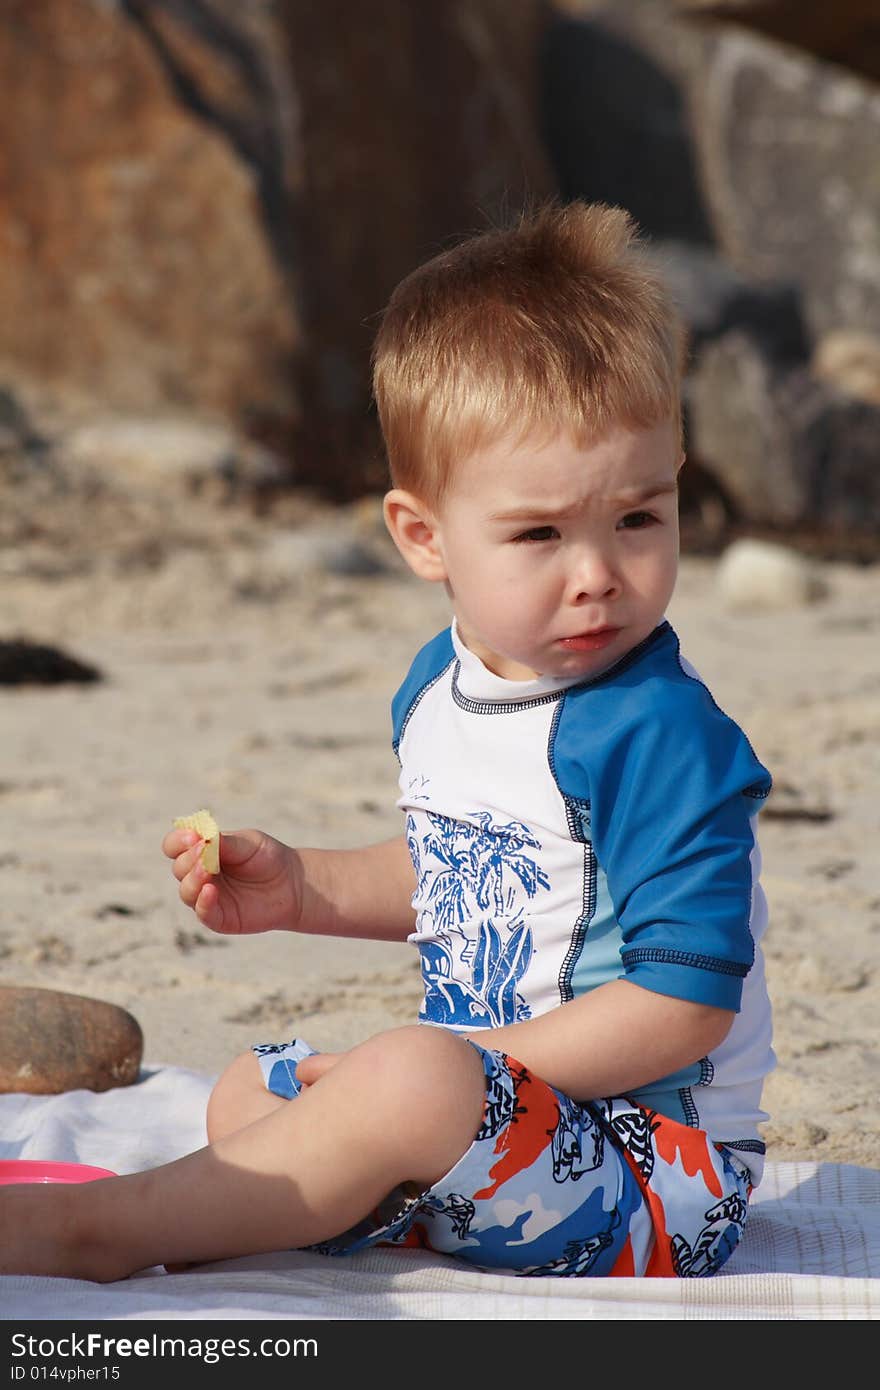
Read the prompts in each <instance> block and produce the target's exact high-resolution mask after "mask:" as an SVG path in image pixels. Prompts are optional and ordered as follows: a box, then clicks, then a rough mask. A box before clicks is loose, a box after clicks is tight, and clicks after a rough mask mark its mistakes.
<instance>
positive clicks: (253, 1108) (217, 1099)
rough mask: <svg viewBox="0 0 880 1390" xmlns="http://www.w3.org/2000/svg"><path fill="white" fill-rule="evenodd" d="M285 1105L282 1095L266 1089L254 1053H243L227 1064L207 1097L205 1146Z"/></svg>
mask: <svg viewBox="0 0 880 1390" xmlns="http://www.w3.org/2000/svg"><path fill="white" fill-rule="evenodd" d="M287 1104H288V1101H287V1100H285V1099H284V1098H283V1097H282V1096H276V1095H273V1094H272V1092H271V1091H268V1090H267V1089H266V1083H265V1081H264V1080H263V1073H262V1072H261V1070H260V1064H259V1062H258V1061H257V1059H256V1056H255V1055H254V1053H253V1052H243V1053H242V1054H241V1055H240V1056H239V1057H236V1059H235V1061H234V1062H230V1064H229V1066H228V1067H227V1068H226V1070H225V1071H224V1072H223V1073H222V1075H221V1076H220V1077H219V1079H218V1081H217V1083H216V1085H215V1086H214V1089H213V1090H212V1092H211V1094H210V1096H209V1097H208V1111H207V1115H206V1117H205V1127H206V1129H207V1133H208V1143H209V1144H213V1143H215V1141H216V1140H217V1139H222V1138H223V1137H224V1135H227V1134H232V1133H233V1132H234V1131H235V1130H237V1129H244V1128H245V1126H246V1125H249V1124H252V1123H253V1121H254V1120H261V1119H263V1117H264V1116H265V1115H271V1114H272V1112H273V1111H275V1110H278V1109H280V1107H281V1106H282V1105H287Z"/></svg>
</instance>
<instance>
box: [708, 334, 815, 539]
mask: <svg viewBox="0 0 880 1390" xmlns="http://www.w3.org/2000/svg"><path fill="white" fill-rule="evenodd" d="M777 380H778V374H777V372H776V370H775V368H774V366H773V363H772V362H771V361H770V360H769V359H768V358H767V356H766V355H765V353H764V352H763V350H762V348H761V345H760V343H757V342H756V341H755V339H754V338H753V337H752V336H751V335H749V334H747V333H745V332H743V331H742V330H740V329H735V330H733V331H731V332H729V333H725V334H723V335H722V336H721V337H719V338H717V339H715V340H713V341H712V342H710V343H707V344H705V346H704V347H703V349H702V351H701V353H700V355H699V358H698V359H697V361H696V362H695V363H694V365H693V367H692V369H691V371H690V373H689V374H688V379H687V381H686V383H685V392H684V396H685V403H686V408H687V420H688V447H689V449H691V450H693V452H694V454H695V455H696V457H697V458H698V459H699V460H700V462H701V464H702V465H703V467H704V468H705V469H706V470H707V471H708V472H709V473H711V474H712V475H713V477H715V478H716V479H717V480H718V482H719V483H720V485H721V486H722V488H723V490H724V493H725V495H726V496H727V497H729V498H730V500H731V502H732V503H733V506H734V508H735V510H736V512H737V514H738V515H739V516H740V517H741V518H743V520H745V521H749V522H761V523H770V524H772V525H791V524H793V523H796V522H799V521H802V520H803V519H804V518H805V517H806V516H807V515H808V513H809V511H810V494H809V484H810V480H809V479H808V478H806V477H805V476H803V473H802V472H801V471H799V470H798V468H797V464H796V460H795V458H794V455H793V449H792V441H791V429H790V425H789V422H788V421H787V420H786V418H785V417H784V415H783V413H782V412H781V411H780V409H779V408H778V405H777V401H776V384H777Z"/></svg>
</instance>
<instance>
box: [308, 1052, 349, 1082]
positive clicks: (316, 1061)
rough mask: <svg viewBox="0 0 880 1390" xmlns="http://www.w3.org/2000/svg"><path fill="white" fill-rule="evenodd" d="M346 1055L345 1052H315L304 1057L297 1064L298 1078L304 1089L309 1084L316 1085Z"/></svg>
mask: <svg viewBox="0 0 880 1390" xmlns="http://www.w3.org/2000/svg"><path fill="white" fill-rule="evenodd" d="M344 1056H345V1053H344V1052H313V1053H312V1054H311V1055H310V1056H309V1057H303V1058H302V1059H301V1060H300V1061H299V1062H297V1064H296V1079H297V1081H298V1082H299V1083H300V1085H301V1086H302V1088H303V1090H305V1089H306V1087H307V1086H314V1084H315V1082H316V1081H320V1080H321V1077H322V1076H324V1075H325V1074H326V1073H327V1072H328V1071H331V1070H332V1068H333V1067H335V1066H336V1063H337V1062H338V1061H340V1060H341V1059H342V1058H343V1057H344Z"/></svg>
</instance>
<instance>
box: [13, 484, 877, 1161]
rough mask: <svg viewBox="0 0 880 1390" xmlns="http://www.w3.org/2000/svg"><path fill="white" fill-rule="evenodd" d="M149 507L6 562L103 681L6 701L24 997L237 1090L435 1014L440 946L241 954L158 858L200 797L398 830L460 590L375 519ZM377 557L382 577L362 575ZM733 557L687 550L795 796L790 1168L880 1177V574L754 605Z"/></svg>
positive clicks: (700, 628) (29, 609)
mask: <svg viewBox="0 0 880 1390" xmlns="http://www.w3.org/2000/svg"><path fill="white" fill-rule="evenodd" d="M136 500H137V499H135V501H136ZM141 502H142V503H143V505H140V510H139V506H138V505H135V504H134V503H131V499H129V503H130V505H128V506H127V507H122V506H118V505H117V506H114V505H111V503H112V499H110V500H109V501H107V499H105V500H104V502H103V503H101V504H100V505H97V504H96V506H95V507H94V508H93V511H92V513H91V519H89V517H88V516H87V517H86V522H85V525H84V528H83V529H82V530H81V531H77V530H76V528H75V527H70V528H68V529H65V528H64V527H63V526H62V525H61V518H60V517H59V516H57V515H56V517H55V525H54V527H52V526H47V527H46V528H45V531H44V534H43V536H42V538H40V536H39V535H38V537H37V539H36V540H33V539H29V538H28V537H26V536H24V535H22V536H21V537H19V538H18V540H17V541H16V543H15V544H13V545H11V546H9V547H7V548H6V550H5V551H3V552H2V567H3V575H2V580H3V582H2V585H0V637H5V638H11V637H13V636H26V637H28V638H30V639H31V640H34V641H41V642H49V643H53V644H56V645H60V646H62V647H63V648H64V649H65V650H66V651H68V652H70V653H71V654H73V655H76V656H77V657H79V658H80V659H81V660H85V661H88V662H91V663H93V664H94V665H95V666H96V667H97V668H98V669H99V670H100V671H101V672H102V673H103V676H104V679H103V680H101V681H100V682H98V683H96V684H93V685H80V684H63V685H59V686H57V687H41V686H35V685H29V686H21V687H8V686H7V687H0V720H2V728H3V733H4V738H3V763H2V768H0V883H2V909H0V984H6V985H9V984H15V985H37V986H42V987H46V988H52V989H61V990H69V991H74V992H76V993H81V994H87V995H91V996H94V997H97V998H101V999H105V1000H109V1001H111V1002H113V1003H116V1004H119V1005H122V1006H123V1007H124V1008H126V1009H128V1010H130V1011H131V1012H132V1013H133V1014H134V1016H135V1017H136V1018H137V1019H138V1021H139V1022H140V1024H141V1027H142V1028H143V1032H144V1038H145V1050H144V1063H145V1066H148V1067H151V1066H159V1065H163V1064H174V1065H179V1066H185V1067H190V1068H193V1069H195V1070H198V1071H201V1072H207V1073H209V1074H211V1075H214V1074H216V1073H217V1072H219V1071H220V1069H221V1068H222V1067H223V1065H224V1064H225V1063H226V1062H227V1061H228V1060H229V1059H231V1058H232V1057H233V1056H234V1055H235V1054H236V1053H238V1052H239V1051H241V1050H243V1049H244V1048H246V1047H248V1046H250V1044H252V1043H254V1042H265V1041H277V1040H279V1039H282V1038H287V1037H289V1036H293V1035H294V1034H297V1035H300V1036H303V1037H306V1038H308V1039H309V1040H310V1041H311V1042H312V1043H313V1044H314V1045H315V1046H318V1047H322V1048H323V1047H326V1048H340V1047H345V1046H348V1045H350V1044H352V1043H354V1042H355V1041H357V1040H358V1039H359V1038H362V1037H364V1036H366V1035H367V1034H368V1033H370V1032H373V1031H375V1030H377V1029H380V1028H382V1027H385V1026H387V1025H390V1024H395V1023H400V1022H405V1021H408V1020H410V1019H412V1018H414V1017H415V1012H416V1008H417V1003H418V996H419V988H418V968H417V959H416V953H415V951H414V949H413V948H412V947H410V946H407V945H405V944H401V945H396V944H383V943H373V942H361V943H344V942H341V941H336V940H333V939H329V938H327V939H316V938H306V937H297V936H295V935H292V934H289V933H272V934H268V935H264V936H259V937H252V938H247V939H234V940H233V939H228V938H223V937H218V936H214V935H212V934H211V933H209V932H207V931H205V930H204V929H203V928H202V927H201V926H200V925H199V924H198V922H197V921H196V919H195V918H194V917H193V915H192V914H191V913H190V912H189V911H188V910H187V909H186V908H185V907H184V906H183V905H182V904H181V903H180V902H179V900H178V898H177V885H176V883H175V882H174V880H173V878H172V875H171V872H170V868H169V866H168V863H167V861H166V860H165V859H164V857H163V856H162V854H161V852H160V849H159V844H160V841H161V838H162V836H163V834H164V832H165V830H166V829H167V828H168V827H169V826H170V823H171V820H172V818H173V817H174V816H176V815H181V814H184V813H187V812H189V811H192V810H195V809H197V808H198V807H200V806H209V807H210V808H211V809H212V811H213V812H214V814H215V815H216V817H217V819H218V820H219V821H220V823H221V825H222V826H223V827H224V828H226V829H233V828H236V827H244V826H250V825H258V826H261V827H263V828H265V829H266V830H268V831H270V832H271V833H273V834H275V835H277V836H279V837H280V838H282V839H285V840H287V841H289V842H291V843H294V844H300V845H316V846H352V845H358V844H365V843H368V842H371V841H373V840H378V839H382V838H385V837H388V836H391V835H394V834H396V833H398V832H399V830H400V828H401V821H400V812H399V811H397V809H396V807H395V804H394V802H395V796H396V777H397V765H396V762H395V759H394V756H393V754H392V751H391V747H390V717H389V709H388V706H389V700H390V697H391V695H392V693H393V691H394V690H395V688H396V686H397V684H398V682H399V681H400V679H401V678H402V676H403V674H404V673H405V671H406V669H407V666H408V663H409V660H410V658H411V657H412V655H413V653H414V652H415V651H416V650H417V648H418V646H419V645H420V644H421V642H422V641H423V640H425V639H426V638H427V637H428V636H430V635H432V634H433V633H434V632H435V631H436V630H438V629H439V628H440V627H441V626H444V625H445V623H446V622H447V621H448V609H447V603H446V598H445V596H444V594H443V593H442V591H441V590H439V589H436V588H432V587H430V586H425V585H422V584H420V583H419V582H418V581H416V580H415V579H413V578H411V577H410V576H409V575H408V574H407V573H406V572H404V570H403V569H402V567H401V566H400V564H399V563H398V562H397V561H396V558H395V556H394V554H393V553H392V551H391V548H390V545H388V544H386V543H385V541H384V539H383V537H382V535H381V531H380V528H379V527H378V526H377V523H376V514H375V509H374V508H372V507H370V506H366V507H364V506H361V507H356V508H352V509H348V510H346V511H336V512H329V511H325V510H324V509H322V508H321V507H319V506H317V505H303V506H301V507H299V508H297V507H296V506H293V507H292V508H289V509H288V514H287V515H286V516H285V515H284V514H281V513H278V512H275V513H274V514H272V515H271V516H265V517H262V518H260V517H258V516H256V515H254V514H253V513H252V512H251V511H250V510H248V509H247V508H245V507H243V506H236V505H232V506H230V505H225V506H224V505H221V504H220V503H219V502H218V501H217V499H216V498H211V497H203V498H201V499H197V498H193V497H187V496H186V495H184V494H181V495H179V496H176V497H170V498H167V497H166V498H165V499H164V501H163V503H162V505H161V506H159V507H156V506H153V507H151V506H149V505H147V503H146V501H144V499H141ZM145 518H146V519H145ZM363 546H367V547H368V551H369V554H371V555H373V556H374V557H375V558H376V559H377V562H378V563H377V568H376V572H375V573H362V574H346V573H340V572H334V570H337V571H338V570H342V569H344V568H345V567H346V563H347V564H348V565H349V566H350V565H351V563H352V561H353V560H354V561H356V560H358V558H359V557H360V558H361V559H362V558H363V553H362V552H363ZM717 563H718V562H717V560H715V559H711V558H698V557H696V556H694V555H686V556H685V557H684V559H683V562H682V569H681V579H680V584H679V588H678V592H677V594H676V597H675V599H674V600H673V604H672V607H671V609H670V613H669V616H670V618H671V619H672V621H673V623H674V624H675V626H676V627H677V628H678V630H679V632H680V634H681V637H682V642H683V647H684V649H685V651H686V653H687V655H688V656H689V658H690V659H691V661H693V663H694V664H695V665H696V666H697V668H698V669H699V670H700V672H701V674H702V675H703V677H704V678H705V679H706V680H707V682H708V683H709V684H710V686H711V688H712V689H713V691H714V694H715V696H716V699H717V700H718V702H719V703H720V704H721V705H722V706H723V707H724V708H726V709H727V710H728V711H729V713H731V714H732V715H733V716H734V717H736V718H737V719H738V720H739V721H740V722H741V723H742V725H743V726H744V727H745V728H746V730H747V731H748V733H749V736H750V738H751V740H752V742H753V744H754V746H755V749H756V751H757V752H758V754H759V756H760V757H761V758H762V759H763V761H764V762H766V763H767V765H768V766H769V767H770V769H771V771H772V772H773V775H774V779H775V790H774V793H773V795H772V796H771V799H770V802H769V804H768V806H767V809H766V811H765V813H764V817H763V827H762V837H761V838H762V846H763V853H764V884H765V888H766V891H767V894H768V897H769V901H770V911H771V925H770V929H769V933H768V936H767V940H766V954H767V962H768V975H769V983H770V989H771V993H772V996H773V1000H774V1007H775V1047H776V1052H777V1056H778V1066H777V1069H776V1071H775V1072H774V1073H773V1075H772V1076H771V1078H770V1079H769V1081H768V1084H767V1088H766V1093H765V1096H766V1099H765V1106H766V1109H767V1110H768V1111H769V1112H770V1115H771V1119H770V1121H769V1122H768V1124H767V1125H766V1127H765V1138H766V1140H767V1144H768V1156H769V1157H770V1158H771V1159H774V1158H775V1159H777V1160H781V1159H791V1158H812V1159H818V1160H820V1161H821V1160H829V1161H837V1162H846V1163H853V1164H858V1165H862V1166H868V1167H874V1168H878V1167H880V1111H878V1077H880V1027H878V1024H880V964H878V947H880V887H878V882H877V866H878V850H877V847H878V843H880V837H878V828H880V827H878V821H880V797H878V786H880V778H878V773H880V662H878V649H880V643H878V637H880V567H878V566H877V565H868V566H854V565H848V564H846V563H843V562H833V563H832V562H828V561H826V562H822V569H823V578H824V580H825V586H826V590H827V592H826V594H825V596H824V597H823V598H821V599H817V600H815V601H813V602H809V603H802V604H790V605H788V606H784V607H781V608H757V609H754V610H749V611H737V610H734V609H731V608H730V607H729V606H728V605H727V604H726V603H725V602H724V601H723V600H722V598H721V596H720V593H719V588H718V585H717ZM361 568H364V569H368V568H369V566H367V565H363V566H361Z"/></svg>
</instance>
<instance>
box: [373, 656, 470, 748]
mask: <svg viewBox="0 0 880 1390" xmlns="http://www.w3.org/2000/svg"><path fill="white" fill-rule="evenodd" d="M454 660H455V658H454V657H450V658H449V660H448V661H447V663H446V665H445V666H444V667H443V670H442V671H438V672H437V674H436V676H432V677H431V679H430V680H429V681H425V684H424V685H422V686H420V687H419V689H418V690H417V691H416V693H415V695H414V696H413V699H412V702H411V703H410V707H409V709H408V710H407V712H406V714H405V715H404V718H403V723H402V724H401V726H400V733H399V734H398V736H397V739H396V741H395V743H394V752H395V754H397V751H398V749H399V748H400V745H401V743H402V742H403V736H404V734H405V733H406V726H407V724H408V723H409V721H410V720H411V719H412V717H413V715H414V714H415V712H416V707H417V706H418V705H419V704H420V703H421V700H422V698H423V696H425V695H427V693H428V691H429V690H430V689H431V686H432V685H436V684H437V682H438V681H439V680H441V679H442V677H443V676H445V674H446V672H447V671H448V670H449V668H450V666H451V665H452V663H453V661H454ZM456 664H457V663H456ZM386 747H387V744H386Z"/></svg>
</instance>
